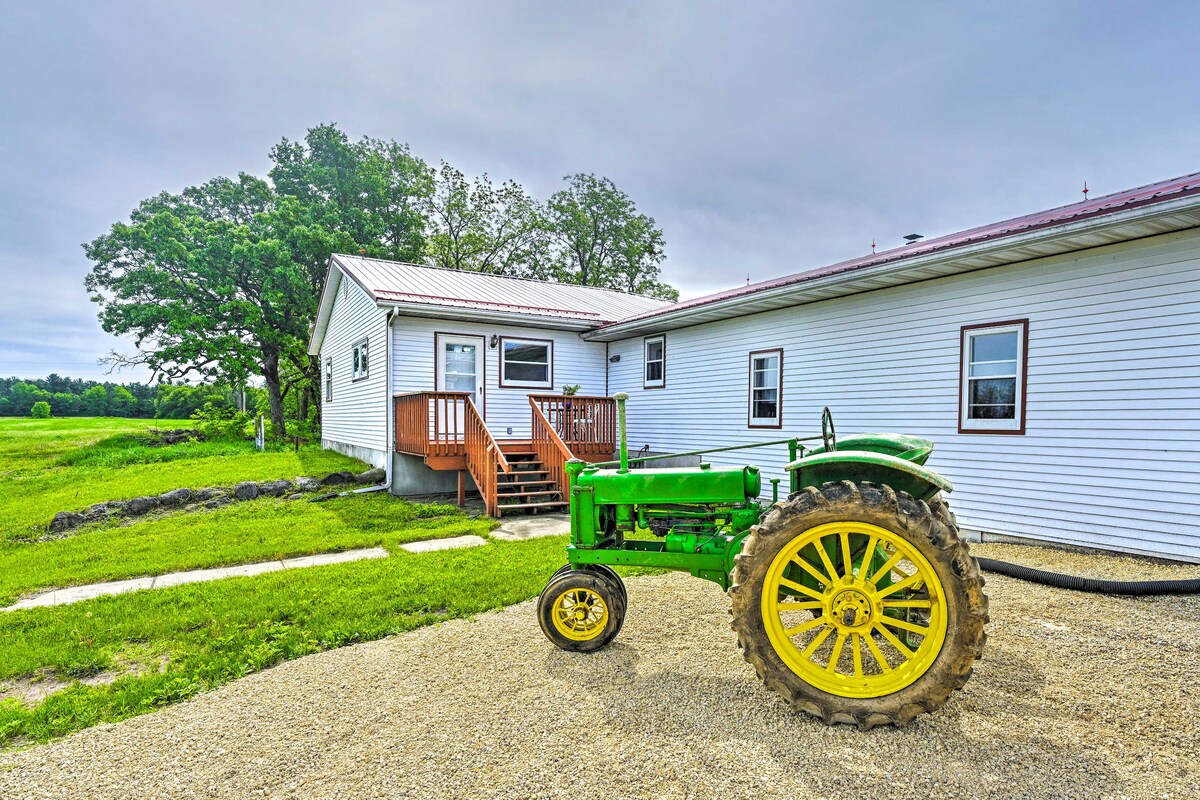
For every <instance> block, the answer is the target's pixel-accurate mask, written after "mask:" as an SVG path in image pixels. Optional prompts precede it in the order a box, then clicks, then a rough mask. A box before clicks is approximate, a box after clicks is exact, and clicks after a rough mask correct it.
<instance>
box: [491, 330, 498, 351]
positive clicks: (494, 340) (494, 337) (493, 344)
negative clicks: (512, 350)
mask: <svg viewBox="0 0 1200 800" xmlns="http://www.w3.org/2000/svg"><path fill="white" fill-rule="evenodd" d="M499 344H500V337H499V336H497V335H496V334H494V333H493V334H492V338H491V339H488V347H490V348H492V349H493V350H495V349H496V347H498V346H499Z"/></svg>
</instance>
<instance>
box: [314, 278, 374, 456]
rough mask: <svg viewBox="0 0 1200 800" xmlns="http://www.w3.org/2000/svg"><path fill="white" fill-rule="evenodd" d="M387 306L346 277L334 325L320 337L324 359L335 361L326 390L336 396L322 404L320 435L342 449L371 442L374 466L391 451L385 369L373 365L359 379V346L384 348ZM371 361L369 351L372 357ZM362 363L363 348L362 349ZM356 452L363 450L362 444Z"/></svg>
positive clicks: (329, 444)
mask: <svg viewBox="0 0 1200 800" xmlns="http://www.w3.org/2000/svg"><path fill="white" fill-rule="evenodd" d="M386 332H387V312H385V311H383V310H382V309H380V308H379V307H378V306H376V305H375V303H374V301H372V300H371V298H370V297H368V296H367V294H366V292H364V291H363V290H362V289H361V288H360V287H359V286H358V285H357V284H356V283H354V281H352V280H350V279H349V278H341V282H340V285H339V286H338V289H337V295H336V297H335V298H334V301H333V310H332V311H331V312H330V315H329V327H328V329H327V331H326V333H325V338H324V340H323V341H322V342H321V361H322V365H323V368H326V367H325V365H328V366H330V367H332V374H331V375H330V376H329V377H327V378H326V382H327V383H326V386H327V388H326V392H329V391H330V389H332V397H333V399H332V400H326V401H325V403H324V404H323V405H322V408H321V440H322V443H323V444H324V445H325V446H326V447H333V448H334V449H338V450H341V451H343V452H350V450H349V448H348V447H347V446H349V447H350V448H369V449H370V450H372V451H375V452H372V453H371V454H369V455H370V458H371V460H372V462H373V465H374V466H383V465H384V463H385V459H386V456H385V454H386V453H387V452H388V449H389V444H388V442H387V441H386V439H387V414H388V402H387V380H386V377H387V376H386V373H385V372H384V371H383V370H381V369H374V370H369V371H368V372H367V374H366V375H364V376H362V377H360V378H359V379H357V380H355V375H354V373H355V366H354V356H355V352H356V349H358V348H361V347H363V346H366V347H367V348H368V349H369V352H370V353H382V352H384V349H385V347H386ZM368 361H369V357H368ZM359 363H360V367H359V371H360V372H361V371H362V368H361V354H360V362H359ZM353 454H354V455H357V456H360V457H361V456H362V453H361V452H358V451H357V450H356V451H354V452H353Z"/></svg>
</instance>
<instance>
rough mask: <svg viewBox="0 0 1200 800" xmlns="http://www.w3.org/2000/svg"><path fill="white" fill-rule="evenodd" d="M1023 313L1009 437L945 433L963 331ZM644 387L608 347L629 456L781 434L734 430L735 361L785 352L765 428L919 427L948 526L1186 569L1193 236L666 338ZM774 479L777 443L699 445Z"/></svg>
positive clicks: (742, 422) (1198, 282)
mask: <svg viewBox="0 0 1200 800" xmlns="http://www.w3.org/2000/svg"><path fill="white" fill-rule="evenodd" d="M1014 319H1028V321H1029V342H1028V386H1027V387H1026V409H1025V414H1026V430H1025V435H1024V436H1011V435H999V434H988V433H970V434H960V433H959V432H958V422H959V411H960V409H959V405H960V389H959V381H960V371H961V362H960V355H961V352H960V351H961V329H962V328H963V326H971V325H976V324H980V323H986V322H989V321H990V320H1014ZM669 336H670V340H671V380H670V382H669V383H668V385H667V388H666V389H663V390H654V391H644V390H643V389H642V384H643V374H642V368H643V365H642V350H643V339H642V338H641V337H637V338H633V339H627V340H622V341H618V342H613V343H611V344H610V354H612V355H620V356H621V360H620V361H619V362H618V363H614V364H610V371H609V390H610V392H619V391H626V392H629V394H630V400H629V437H630V447H631V449H637V448H639V447H642V446H643V445H648V446H650V447H651V448H652V449H653V450H654V451H655V452H672V451H682V450H688V449H693V448H698V447H719V446H723V445H729V444H737V443H745V442H752V441H768V440H771V439H777V438H782V436H781V432H780V431H768V430H762V431H756V430H747V428H746V402H747V401H746V353H747V351H748V350H755V349H767V348H773V347H782V348H784V349H785V350H786V353H787V362H788V369H787V370H786V372H785V374H784V376H783V387H784V405H785V406H786V408H787V409H788V412H787V419H786V420H785V428H784V430H783V431H782V435H812V434H814V433H818V432H819V431H820V412H821V408H822V407H823V406H826V405H828V406H829V407H830V408H831V409H832V411H833V415H834V419H835V422H836V424H837V430H838V431H839V433H842V434H843V435H845V434H850V433H855V432H859V431H896V432H901V433H910V434H915V435H918V436H924V437H927V438H929V439H932V440H933V441H934V442H935V443H936V445H937V447H936V450H935V451H934V454H933V457H932V459H931V460H930V462H929V465H930V466H931V467H932V468H934V469H936V470H938V471H940V472H942V473H943V474H945V475H946V476H947V477H949V478H950V479H951V480H953V481H954V483H955V486H956V491H955V492H954V493H953V494H952V495H950V498H949V499H950V503H951V506H952V507H953V508H954V510H955V511H956V513H957V514H958V520H959V524H960V525H961V526H963V527H964V528H969V529H975V530H983V531H987V532H993V533H1003V534H1011V535H1017V536H1025V537H1031V538H1036V539H1042V540H1048V541H1055V542H1061V543H1067V544H1075V545H1084V546H1093V547H1100V548H1105V549H1112V550H1122V551H1128V552H1134V553H1144V554H1149V555H1158V556H1165V557H1170V558H1177V559H1182V560H1188V561H1195V562H1200V459H1198V458H1196V455H1195V454H1196V452H1197V450H1198V449H1200V370H1198V369H1197V364H1200V231H1185V232H1180V233H1172V234H1164V235H1161V236H1156V237H1151V238H1147V239H1142V240H1137V241H1133V242H1127V243H1123V244H1116V245H1110V246H1107V247H1099V248H1094V249H1090V250H1085V251H1080V252H1077V253H1071V254H1064V255H1059V256H1053V257H1050V258H1040V259H1031V260H1029V261H1025V262H1021V263H1017V264H1011V265H1007V266H1003V267H996V268H992V269H986V270H980V271H977V272H972V273H967V274H963V275H958V276H953V277H947V278H940V279H936V280H928V281H924V282H920V283H915V284H910V285H907V286H900V287H895V288H890V289H881V290H878V291H873V292H867V293H864V294H859V295H854V296H850V297H843V298H837V299H833V300H827V301H823V302H817V303H812V304H807V305H802V306H797V307H794V308H789V309H783V310H779V311H772V312H767V313H762V314H756V315H752V316H747V317H741V318H737V319H731V320H724V321H721V322H714V323H708V324H703V325H696V326H693V327H689V328H681V329H678V330H672V331H671V332H670V333H669ZM707 460H710V461H712V462H713V463H714V464H738V463H743V462H746V463H756V464H759V465H760V466H762V467H763V468H764V470H765V471H766V473H767V475H766V476H764V477H774V476H778V477H783V476H784V473H783V470H782V467H783V464H784V462H785V460H786V449H785V448H783V447H772V448H763V449H761V450H749V451H745V452H734V453H714V454H712V455H711V456H709V457H707Z"/></svg>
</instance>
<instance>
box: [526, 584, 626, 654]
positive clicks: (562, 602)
mask: <svg viewBox="0 0 1200 800" xmlns="http://www.w3.org/2000/svg"><path fill="white" fill-rule="evenodd" d="M624 588H625V587H624V586H623V585H622V583H621V579H620V578H616V577H615V573H613V576H609V575H608V574H606V573H604V572H597V571H594V570H591V569H577V570H566V571H561V570H560V571H559V572H558V573H556V574H555V576H554V577H553V578H551V579H550V582H549V583H547V584H546V588H545V589H543V590H542V593H541V595H540V596H539V597H538V602H537V612H538V624H539V625H540V626H541V628H542V633H544V634H545V635H546V638H547V639H549V640H550V642H551V643H552V644H553V645H554V646H555V647H558V648H559V649H561V650H570V651H573V652H576V653H590V652H592V651H595V650H599V649H600V648H602V647H604V646H605V645H607V644H608V643H609V642H611V641H612V640H613V639H614V638H616V635H617V634H618V633H620V632H621V626H622V625H623V624H624V623H625V591H624Z"/></svg>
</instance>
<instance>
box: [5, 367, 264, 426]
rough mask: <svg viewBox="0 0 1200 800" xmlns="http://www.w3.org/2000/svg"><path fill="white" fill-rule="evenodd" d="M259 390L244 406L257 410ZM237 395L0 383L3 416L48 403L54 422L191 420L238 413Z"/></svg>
mask: <svg viewBox="0 0 1200 800" xmlns="http://www.w3.org/2000/svg"><path fill="white" fill-rule="evenodd" d="M260 392H261V390H256V389H250V390H249V396H248V397H247V400H246V404H247V407H249V408H250V409H252V410H253V409H254V408H255V407H256V405H257V400H258V398H257V394H258V393H260ZM237 401H238V395H237V392H236V391H235V390H233V389H230V388H228V387H225V386H219V385H212V384H200V385H196V386H192V385H186V384H170V383H160V384H157V385H150V384H145V383H112V382H108V381H106V382H104V383H98V382H96V381H87V380H83V379H82V378H64V377H62V376H60V375H50V376H49V377H47V378H33V379H27V378H0V416H2V417H28V416H30V414H31V412H32V410H33V406H34V404H35V403H40V402H45V403H49V404H50V415H51V416H54V417H143V418H146V419H188V418H189V417H191V416H192V414H193V413H194V412H196V411H198V410H200V409H202V408H204V406H205V404H206V403H209V404H211V406H210V408H215V409H222V410H225V409H227V410H229V411H232V410H234V406H235V403H236V402H237Z"/></svg>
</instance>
